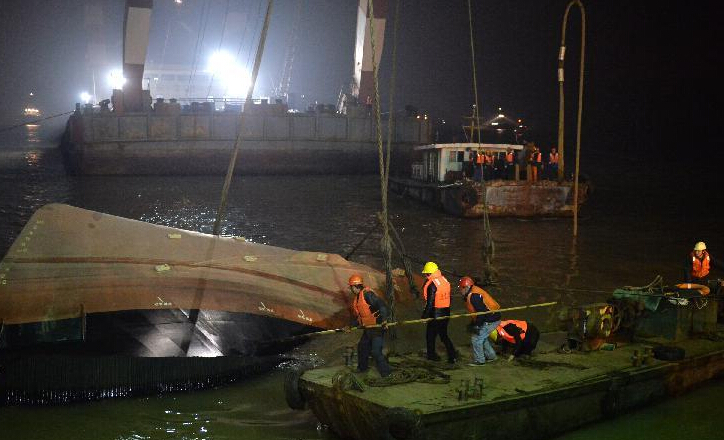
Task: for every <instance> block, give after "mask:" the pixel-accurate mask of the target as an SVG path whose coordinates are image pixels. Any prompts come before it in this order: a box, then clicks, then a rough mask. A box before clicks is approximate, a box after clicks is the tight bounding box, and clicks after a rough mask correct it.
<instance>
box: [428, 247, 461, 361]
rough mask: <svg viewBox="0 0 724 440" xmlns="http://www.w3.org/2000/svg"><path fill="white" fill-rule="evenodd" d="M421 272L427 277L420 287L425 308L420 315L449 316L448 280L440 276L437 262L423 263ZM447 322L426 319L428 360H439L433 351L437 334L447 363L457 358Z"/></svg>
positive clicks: (432, 316) (429, 316)
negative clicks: (443, 348)
mask: <svg viewBox="0 0 724 440" xmlns="http://www.w3.org/2000/svg"><path fill="white" fill-rule="evenodd" d="M422 273H423V275H425V276H426V277H427V281H426V282H425V285H424V286H423V287H422V298H423V299H424V300H425V309H424V310H423V311H422V317H423V318H442V317H445V316H450V282H448V280H447V279H446V278H445V277H444V276H442V273H441V272H440V269H439V268H438V267H437V264H435V263H434V262H432V261H428V262H427V263H425V267H423V269H422ZM449 322H450V321H449V320H448V319H436V320H434V321H428V323H427V328H426V330H425V339H426V342H427V358H428V359H429V360H432V361H439V360H440V356H438V355H437V353H436V352H435V339H436V338H437V336H438V335H439V336H440V340H441V341H442V343H443V344H444V345H445V350H446V351H447V361H448V363H450V364H454V363H455V361H456V360H457V359H456V358H457V355H456V353H455V347H454V346H453V343H452V341H451V340H450V337H449V336H448V335H447V326H448V323H449Z"/></svg>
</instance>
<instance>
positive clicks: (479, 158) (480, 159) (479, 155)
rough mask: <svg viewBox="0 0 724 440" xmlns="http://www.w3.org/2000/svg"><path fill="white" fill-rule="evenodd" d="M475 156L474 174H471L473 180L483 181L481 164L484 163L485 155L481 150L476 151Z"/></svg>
mask: <svg viewBox="0 0 724 440" xmlns="http://www.w3.org/2000/svg"><path fill="white" fill-rule="evenodd" d="M474 155H475V172H474V173H473V179H475V180H477V181H478V182H480V181H482V180H483V163H484V162H485V155H484V154H483V150H480V149H478V151H476V152H475V153H474Z"/></svg>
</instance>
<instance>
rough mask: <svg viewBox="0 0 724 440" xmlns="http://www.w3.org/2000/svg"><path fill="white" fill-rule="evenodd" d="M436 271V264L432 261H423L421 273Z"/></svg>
mask: <svg viewBox="0 0 724 440" xmlns="http://www.w3.org/2000/svg"><path fill="white" fill-rule="evenodd" d="M435 272H437V264H435V263H433V262H432V261H428V262H427V263H425V267H423V268H422V273H435Z"/></svg>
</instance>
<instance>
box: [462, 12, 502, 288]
mask: <svg viewBox="0 0 724 440" xmlns="http://www.w3.org/2000/svg"><path fill="white" fill-rule="evenodd" d="M468 23H469V25H470V58H471V60H472V65H473V92H474V93H475V111H474V112H473V117H474V118H475V119H474V121H471V122H470V123H471V125H475V129H478V127H479V126H480V106H479V104H478V75H477V70H476V68H475V40H474V38H473V7H472V1H471V0H468ZM472 134H473V132H472V131H471V137H472ZM480 140H481V139H480V132H478V150H480ZM480 185H481V186H482V202H483V231H484V234H483V245H482V256H483V261H484V262H485V267H484V268H483V273H484V279H485V280H486V281H487V282H492V280H493V278H494V274H495V273H496V270H495V268H494V267H493V258H494V257H495V243H494V242H493V233H492V231H491V229H490V217H489V215H488V200H487V188H486V184H485V179H484V178H482V176H481V179H480Z"/></svg>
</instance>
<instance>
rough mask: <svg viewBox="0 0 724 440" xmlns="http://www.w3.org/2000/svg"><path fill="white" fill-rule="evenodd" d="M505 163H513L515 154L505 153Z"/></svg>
mask: <svg viewBox="0 0 724 440" xmlns="http://www.w3.org/2000/svg"><path fill="white" fill-rule="evenodd" d="M505 162H506V163H509V164H510V163H513V153H505Z"/></svg>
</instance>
